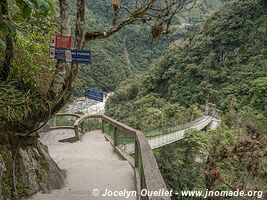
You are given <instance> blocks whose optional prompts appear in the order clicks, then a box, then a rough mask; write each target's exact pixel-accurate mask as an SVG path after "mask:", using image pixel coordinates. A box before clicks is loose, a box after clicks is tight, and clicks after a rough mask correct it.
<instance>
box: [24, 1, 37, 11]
mask: <svg viewBox="0 0 267 200" xmlns="http://www.w3.org/2000/svg"><path fill="white" fill-rule="evenodd" d="M24 2H25V3H26V4H27V5H28V6H29V8H31V9H32V10H34V9H36V6H35V5H34V4H35V2H34V1H33V0H24Z"/></svg>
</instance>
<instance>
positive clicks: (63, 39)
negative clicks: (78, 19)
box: [56, 35, 72, 49]
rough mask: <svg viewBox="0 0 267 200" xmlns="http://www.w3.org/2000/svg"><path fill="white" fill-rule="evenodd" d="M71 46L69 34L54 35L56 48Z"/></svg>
mask: <svg viewBox="0 0 267 200" xmlns="http://www.w3.org/2000/svg"><path fill="white" fill-rule="evenodd" d="M71 46H72V40H71V36H62V35H57V36H56V48H65V49H71Z"/></svg>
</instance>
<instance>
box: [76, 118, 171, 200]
mask: <svg viewBox="0 0 267 200" xmlns="http://www.w3.org/2000/svg"><path fill="white" fill-rule="evenodd" d="M91 120H93V121H91ZM88 121H91V122H88ZM88 125H89V127H86V126H88ZM85 129H87V130H88V131H91V130H94V129H101V130H102V132H103V133H104V134H105V135H106V138H107V140H109V141H110V142H111V143H112V144H113V146H114V149H115V150H116V151H117V152H118V153H119V154H120V155H121V156H122V157H123V158H124V159H127V160H128V161H129V163H130V164H131V165H132V166H133V168H134V170H135V178H136V187H137V194H140V191H141V190H147V191H160V190H161V191H167V187H166V184H165V182H164V180H163V177H162V175H161V173H160V170H159V168H158V164H157V162H156V159H155V157H154V154H153V152H152V149H151V147H150V145H149V143H148V141H147V139H146V138H145V136H144V134H143V133H142V132H140V131H138V130H135V129H133V128H131V127H129V126H127V125H125V124H123V123H121V122H118V121H116V120H114V119H112V118H110V117H107V116H105V115H87V116H83V117H81V118H79V119H78V120H77V121H76V122H75V123H74V131H75V135H76V137H78V138H77V139H80V138H81V137H82V132H80V130H85ZM122 136H123V137H122ZM125 136H127V137H125ZM129 141H134V155H133V157H131V156H130V155H129V154H127V153H126V152H125V151H124V150H123V149H122V148H121V146H122V145H123V144H125V143H127V142H129ZM139 199H141V200H170V197H169V196H140V195H139Z"/></svg>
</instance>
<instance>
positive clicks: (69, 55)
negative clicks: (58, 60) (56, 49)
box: [65, 49, 72, 63]
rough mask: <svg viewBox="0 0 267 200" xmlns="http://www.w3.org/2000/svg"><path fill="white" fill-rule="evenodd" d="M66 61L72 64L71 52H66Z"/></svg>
mask: <svg viewBox="0 0 267 200" xmlns="http://www.w3.org/2000/svg"><path fill="white" fill-rule="evenodd" d="M65 60H66V62H70V63H71V62H72V55H71V50H70V49H68V50H65Z"/></svg>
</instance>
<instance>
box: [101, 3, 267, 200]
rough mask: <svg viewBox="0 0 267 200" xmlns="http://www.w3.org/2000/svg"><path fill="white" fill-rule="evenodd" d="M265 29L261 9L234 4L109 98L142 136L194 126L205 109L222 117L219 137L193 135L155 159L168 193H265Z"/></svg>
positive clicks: (266, 16) (110, 108) (113, 110)
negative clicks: (209, 105)
mask: <svg viewBox="0 0 267 200" xmlns="http://www.w3.org/2000/svg"><path fill="white" fill-rule="evenodd" d="M266 27H267V10H266V5H264V3H263V1H261V0H246V1H239V0H232V1H228V2H226V3H225V5H224V7H223V8H222V9H221V10H219V11H218V12H215V13H214V14H213V15H212V16H211V17H210V18H209V19H208V20H207V21H206V22H205V23H204V24H203V26H202V28H201V29H200V30H199V31H198V33H197V34H196V35H195V36H194V37H193V39H192V41H191V40H187V41H185V42H181V43H175V44H172V45H171V46H170V47H169V48H168V50H167V51H166V52H165V53H164V55H162V56H161V57H160V58H159V59H157V61H156V62H154V63H153V64H152V65H151V66H150V68H149V70H148V72H146V73H144V74H143V75H137V76H133V77H131V78H129V79H128V80H126V81H124V82H123V83H122V84H120V85H119V86H118V87H117V89H116V90H115V94H113V95H112V96H111V97H110V99H109V101H108V103H107V105H106V108H107V111H106V113H107V114H108V115H111V116H113V117H116V118H119V119H120V120H122V121H124V122H125V123H128V124H129V125H131V126H134V127H136V128H139V129H141V130H145V129H146V128H147V127H148V128H150V129H153V128H157V127H161V126H162V125H164V124H168V123H172V121H174V120H175V118H176V119H178V120H180V121H181V122H182V120H184V122H185V119H186V118H184V117H183V115H184V113H187V114H188V113H190V112H188V111H189V110H190V111H191V115H190V114H189V116H191V118H190V117H189V118H187V120H192V118H194V117H196V116H197V115H198V114H196V113H199V114H201V110H203V106H204V105H205V102H206V101H209V102H213V103H215V104H216V105H217V107H218V108H219V109H221V110H222V111H223V115H222V123H221V126H220V128H219V129H217V130H213V131H207V132H200V131H190V132H188V133H187V134H186V137H185V139H183V140H181V141H179V142H176V143H173V144H171V145H167V146H165V147H162V148H160V149H159V150H157V151H156V152H155V155H156V157H157V160H158V163H159V165H160V169H161V172H162V174H163V177H164V179H165V181H166V183H167V185H168V187H169V188H170V189H173V190H174V191H181V190H200V191H203V190H206V189H209V190H214V191H216V190H217V191H221V190H237V189H240V190H245V191H248V190H260V191H266V181H267V176H266V174H267V153H266V152H267V132H266V130H267V30H266ZM192 108H194V109H192ZM173 199H177V200H178V199H179V200H180V199H183V197H181V196H174V197H173ZM184 199H190V198H188V197H187V198H184ZM194 199H195V198H194ZM210 199H214V198H210ZM236 199H240V197H238V198H236ZM244 199H246V198H244ZM247 199H251V197H250V198H248V197H247Z"/></svg>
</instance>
